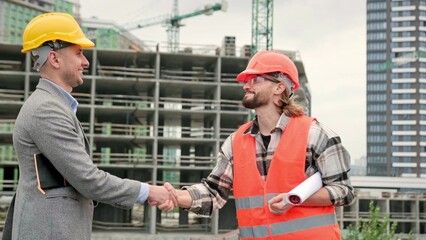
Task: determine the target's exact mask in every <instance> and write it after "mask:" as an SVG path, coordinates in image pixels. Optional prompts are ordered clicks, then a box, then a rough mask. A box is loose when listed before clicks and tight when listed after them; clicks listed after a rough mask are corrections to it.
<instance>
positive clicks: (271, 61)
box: [237, 50, 299, 90]
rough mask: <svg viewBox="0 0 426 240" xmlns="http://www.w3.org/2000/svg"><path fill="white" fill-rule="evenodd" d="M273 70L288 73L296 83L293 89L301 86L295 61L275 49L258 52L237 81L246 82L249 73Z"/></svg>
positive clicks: (258, 73)
mask: <svg viewBox="0 0 426 240" xmlns="http://www.w3.org/2000/svg"><path fill="white" fill-rule="evenodd" d="M273 72H280V73H282V74H284V75H287V76H288V77H289V79H290V81H291V82H292V83H293V84H294V87H293V90H296V89H298V88H299V73H298V71H297V67H296V65H294V62H293V61H291V59H290V58H289V57H287V56H286V55H284V54H283V53H280V52H277V51H273V50H262V51H259V52H257V53H256V54H255V55H254V56H253V57H252V58H251V59H250V62H249V63H248V65H247V68H246V70H244V71H243V72H241V73H240V74H238V76H237V81H238V82H244V81H245V79H246V78H247V76H249V75H253V74H255V75H261V74H267V73H273Z"/></svg>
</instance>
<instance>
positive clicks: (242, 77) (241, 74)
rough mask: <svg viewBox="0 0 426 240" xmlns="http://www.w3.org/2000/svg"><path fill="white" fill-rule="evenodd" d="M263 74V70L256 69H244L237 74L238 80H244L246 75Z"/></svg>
mask: <svg viewBox="0 0 426 240" xmlns="http://www.w3.org/2000/svg"><path fill="white" fill-rule="evenodd" d="M259 74H264V72H260V71H256V70H252V69H250V70H244V71H242V72H241V73H240V74H238V75H237V81H238V82H244V81H245V80H246V78H247V76H248V75H259Z"/></svg>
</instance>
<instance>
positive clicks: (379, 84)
mask: <svg viewBox="0 0 426 240" xmlns="http://www.w3.org/2000/svg"><path fill="white" fill-rule="evenodd" d="M367 175H370V176H400V177H426V1H425V0H403V1H400V0H398V1H396V0H367Z"/></svg>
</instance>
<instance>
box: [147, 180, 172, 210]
mask: <svg viewBox="0 0 426 240" xmlns="http://www.w3.org/2000/svg"><path fill="white" fill-rule="evenodd" d="M148 204H149V205H151V206H158V208H159V209H160V210H164V211H167V212H169V211H171V210H173V209H174V208H175V207H177V206H178V201H177V196H176V190H175V189H174V188H173V186H172V185H171V184H170V183H167V182H166V183H165V184H164V186H153V185H149V195H148Z"/></svg>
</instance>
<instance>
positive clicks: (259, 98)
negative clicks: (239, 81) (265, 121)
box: [243, 93, 268, 109]
mask: <svg viewBox="0 0 426 240" xmlns="http://www.w3.org/2000/svg"><path fill="white" fill-rule="evenodd" d="M267 102H268V98H267V97H266V96H265V94H261V93H255V94H254V96H253V98H251V99H250V98H248V97H247V96H244V98H243V106H244V107H246V108H248V109H255V108H258V107H260V106H263V105H265V104H266V103H267Z"/></svg>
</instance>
